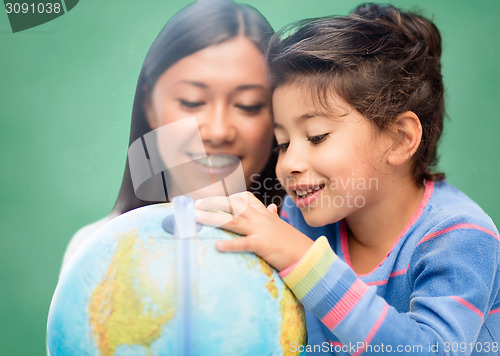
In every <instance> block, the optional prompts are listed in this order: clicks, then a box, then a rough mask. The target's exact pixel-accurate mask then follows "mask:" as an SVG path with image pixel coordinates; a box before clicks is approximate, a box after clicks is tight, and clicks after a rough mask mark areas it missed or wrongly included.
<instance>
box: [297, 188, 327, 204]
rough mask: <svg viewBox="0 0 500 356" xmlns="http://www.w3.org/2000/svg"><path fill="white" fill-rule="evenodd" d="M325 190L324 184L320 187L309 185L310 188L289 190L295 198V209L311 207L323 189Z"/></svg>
mask: <svg viewBox="0 0 500 356" xmlns="http://www.w3.org/2000/svg"><path fill="white" fill-rule="evenodd" d="M324 188H325V185H324V184H320V185H314V186H313V185H311V186H302V187H297V188H295V189H291V190H292V191H293V193H294V194H295V196H296V202H295V203H296V204H297V207H299V208H303V207H307V206H309V205H311V204H312V203H313V202H314V201H315V200H316V199H317V198H318V197H319V196H320V195H321V192H322V191H323V189H324Z"/></svg>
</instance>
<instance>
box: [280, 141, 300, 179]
mask: <svg viewBox="0 0 500 356" xmlns="http://www.w3.org/2000/svg"><path fill="white" fill-rule="evenodd" d="M304 154H305V151H304V150H301V149H300V147H297V146H294V145H292V143H290V144H289V145H288V148H287V150H286V151H285V152H282V153H280V156H279V158H278V163H277V165H276V172H278V171H281V173H283V174H284V175H287V176H291V175H298V174H300V173H304V172H305V171H306V170H307V160H306V159H305V158H306V157H304Z"/></svg>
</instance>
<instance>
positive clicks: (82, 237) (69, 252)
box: [61, 214, 114, 271]
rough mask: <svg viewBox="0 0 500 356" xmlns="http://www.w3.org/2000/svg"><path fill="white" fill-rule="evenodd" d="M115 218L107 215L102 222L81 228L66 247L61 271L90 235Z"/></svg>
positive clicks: (95, 222)
mask: <svg viewBox="0 0 500 356" xmlns="http://www.w3.org/2000/svg"><path fill="white" fill-rule="evenodd" d="M113 217H114V216H113V215H111V214H110V215H107V216H105V217H104V218H102V219H100V220H97V221H94V222H93V223H90V224H88V225H85V226H83V227H81V228H80V229H79V230H78V231H77V232H76V233H75V234H74V235H73V236H72V237H71V240H70V241H69V243H68V246H67V247H66V250H65V252H64V257H63V263H62V268H61V271H62V270H63V268H64V266H66V265H67V264H68V262H69V261H70V260H71V258H72V257H73V255H74V254H75V252H76V251H77V250H78V248H79V247H80V246H81V245H82V244H83V242H84V241H86V240H87V238H88V237H89V236H90V235H92V234H93V233H94V232H95V231H97V230H98V229H99V228H100V227H101V226H103V225H104V224H106V223H107V222H108V221H110V220H111V219H112V218H113Z"/></svg>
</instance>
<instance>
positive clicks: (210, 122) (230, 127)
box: [198, 105, 237, 146]
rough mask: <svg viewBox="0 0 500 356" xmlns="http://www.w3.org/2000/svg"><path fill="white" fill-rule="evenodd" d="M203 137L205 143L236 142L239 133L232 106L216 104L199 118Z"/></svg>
mask: <svg viewBox="0 0 500 356" xmlns="http://www.w3.org/2000/svg"><path fill="white" fill-rule="evenodd" d="M198 125H199V128H200V134H201V138H202V139H203V142H204V143H205V144H207V143H208V144H211V145H213V146H220V145H224V144H227V143H232V142H234V140H235V138H236V134H237V130H236V127H235V123H234V120H233V117H232V115H231V112H230V108H227V107H226V106H224V105H217V106H214V107H213V109H212V110H209V111H208V112H207V113H206V115H205V116H204V117H203V118H200V119H199V120H198Z"/></svg>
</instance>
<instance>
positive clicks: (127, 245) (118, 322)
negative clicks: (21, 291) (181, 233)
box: [47, 204, 307, 356]
mask: <svg viewBox="0 0 500 356" xmlns="http://www.w3.org/2000/svg"><path fill="white" fill-rule="evenodd" d="M172 217H173V208H172V205H171V204H156V205H149V206H146V207H142V208H138V209H135V210H132V211H130V212H127V213H125V214H122V215H120V216H118V217H116V218H115V219H113V220H111V221H110V222H108V223H107V224H105V225H104V226H103V227H101V228H100V229H99V230H98V231H96V232H95V233H94V234H93V235H92V236H91V237H90V238H88V240H87V241H86V242H85V243H84V245H82V246H81V247H80V248H79V250H78V251H77V253H76V254H75V256H74V258H73V259H72V260H71V262H70V264H69V265H68V266H67V268H65V269H64V271H63V273H62V274H61V276H60V280H59V283H58V285H57V287H56V290H55V292H54V295H53V298H52V302H51V305H50V310H49V316H48V323H47V350H48V353H49V354H50V355H51V356H58V355H99V356H113V355H123V356H141V355H144V356H153V355H214V356H220V355H259V356H261V355H299V354H300V352H298V351H297V350H298V349H299V348H298V347H297V345H305V344H306V338H307V335H306V328H305V317H304V312H303V308H302V306H301V305H300V303H299V302H298V301H297V300H296V299H295V297H294V295H293V294H292V293H291V292H290V290H289V289H288V288H287V287H286V285H285V284H284V283H283V281H282V280H281V279H280V277H279V275H278V273H277V272H276V271H275V270H274V269H272V268H271V267H270V266H269V265H267V264H266V263H265V262H264V261H263V260H261V259H260V258H258V257H257V256H255V255H254V254H250V253H225V254H222V253H219V252H218V251H217V250H216V249H215V241H217V240H221V239H233V238H238V237H237V236H236V235H234V234H232V233H229V232H227V231H224V230H221V229H217V228H213V227H208V226H203V227H201V229H200V230H199V231H198V232H197V234H196V236H195V237H192V238H189V239H180V238H178V237H177V236H175V235H173V234H172V233H171V232H169V231H168V229H167V228H166V227H164V226H167V225H168V223H169V221H170V222H171V221H173V220H172ZM291 345H293V347H292V346H291ZM300 349H301V350H302V349H303V348H300ZM292 350H293V351H295V352H292Z"/></svg>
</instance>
